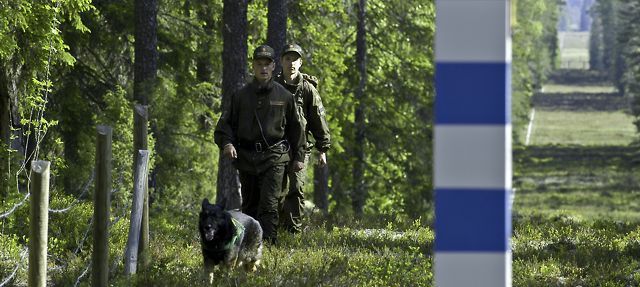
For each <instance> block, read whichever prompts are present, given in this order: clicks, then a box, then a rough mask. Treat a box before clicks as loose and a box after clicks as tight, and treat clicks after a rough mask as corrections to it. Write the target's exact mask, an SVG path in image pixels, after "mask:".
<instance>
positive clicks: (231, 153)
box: [222, 144, 238, 159]
mask: <svg viewBox="0 0 640 287" xmlns="http://www.w3.org/2000/svg"><path fill="white" fill-rule="evenodd" d="M222 154H223V155H225V156H227V157H229V158H230V159H236V158H238V153H237V152H236V148H235V147H233V145H232V144H227V145H225V146H224V151H223V152H222Z"/></svg>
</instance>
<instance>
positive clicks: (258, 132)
mask: <svg viewBox="0 0 640 287" xmlns="http://www.w3.org/2000/svg"><path fill="white" fill-rule="evenodd" d="M252 64H253V72H254V78H253V80H252V81H251V82H250V83H248V84H247V85H245V86H244V87H242V88H241V89H240V90H238V91H237V92H236V93H234V94H233V96H232V97H231V100H230V101H228V102H227V104H226V106H225V107H224V110H223V113H222V116H221V117H220V120H219V121H218V124H217V126H216V129H215V132H214V139H215V142H216V144H217V145H218V147H220V149H221V150H223V156H228V157H230V158H231V159H232V160H233V161H234V165H235V167H236V168H237V169H238V171H239V173H240V183H241V184H242V189H241V193H242V211H243V212H244V213H246V214H248V215H249V216H252V217H254V218H255V219H257V220H258V221H259V222H260V225H261V226H262V229H263V237H264V238H265V240H267V241H270V242H272V243H274V242H276V237H277V230H276V229H277V226H278V202H279V198H280V195H281V192H282V178H283V177H284V173H285V167H286V166H287V164H288V163H289V161H291V166H292V169H293V170H296V171H298V170H301V169H303V168H304V156H305V150H304V147H305V137H304V123H303V122H302V121H303V120H304V119H303V118H301V116H299V115H298V111H297V108H296V104H295V102H294V98H293V96H292V95H291V93H290V92H289V91H287V90H286V89H285V88H284V87H282V86H281V85H280V84H278V83H276V82H274V81H273V78H272V75H273V70H274V69H275V63H274V51H273V49H272V48H271V47H269V46H267V45H263V46H259V47H258V48H256V49H255V50H254V52H253V62H252Z"/></svg>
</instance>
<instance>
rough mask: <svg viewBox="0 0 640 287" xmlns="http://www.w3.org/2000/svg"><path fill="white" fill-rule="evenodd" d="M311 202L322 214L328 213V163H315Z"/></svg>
mask: <svg viewBox="0 0 640 287" xmlns="http://www.w3.org/2000/svg"><path fill="white" fill-rule="evenodd" d="M313 203H314V204H315V205H316V207H318V208H319V209H320V210H322V213H323V214H325V215H326V214H328V213H329V165H328V164H325V165H324V166H322V167H321V166H320V165H315V166H314V169H313Z"/></svg>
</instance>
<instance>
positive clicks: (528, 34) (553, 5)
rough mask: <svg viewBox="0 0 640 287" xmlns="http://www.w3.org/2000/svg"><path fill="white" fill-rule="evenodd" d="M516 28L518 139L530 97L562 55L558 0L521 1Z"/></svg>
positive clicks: (514, 107)
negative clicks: (558, 35) (557, 27)
mask: <svg viewBox="0 0 640 287" xmlns="http://www.w3.org/2000/svg"><path fill="white" fill-rule="evenodd" d="M516 5H517V8H516V12H517V16H516V19H517V22H516V23H514V25H513V27H512V38H513V39H512V41H513V44H512V53H513V61H512V70H511V71H512V72H511V74H512V75H511V77H512V80H511V81H512V87H511V91H512V92H511V93H512V115H513V118H512V120H513V126H514V128H513V131H514V134H515V136H514V141H516V143H518V140H519V136H518V133H519V132H520V131H521V130H522V127H524V126H525V125H526V124H527V122H528V116H529V110H530V99H531V97H532V96H533V93H534V92H535V91H536V90H538V89H540V88H541V87H542V83H543V82H544V81H545V80H546V76H547V75H548V74H549V72H550V71H551V70H552V69H553V68H555V65H556V64H555V63H556V61H557V55H558V44H557V29H556V23H557V22H558V17H559V13H560V8H559V6H558V1H555V0H545V1H539V0H518V1H517V2H516Z"/></svg>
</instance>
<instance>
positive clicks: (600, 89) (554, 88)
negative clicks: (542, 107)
mask: <svg viewBox="0 0 640 287" xmlns="http://www.w3.org/2000/svg"><path fill="white" fill-rule="evenodd" d="M542 91H543V92H545V93H564V94H570V93H617V92H618V91H617V89H616V88H615V87H614V86H573V85H557V84H547V85H545V86H544V89H543V90H542Z"/></svg>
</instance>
